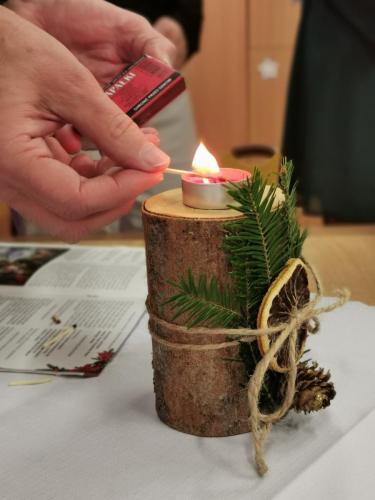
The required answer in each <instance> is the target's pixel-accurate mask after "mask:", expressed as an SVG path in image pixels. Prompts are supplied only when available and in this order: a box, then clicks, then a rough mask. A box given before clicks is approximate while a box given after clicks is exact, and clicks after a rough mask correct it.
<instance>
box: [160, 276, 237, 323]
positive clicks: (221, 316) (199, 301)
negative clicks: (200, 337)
mask: <svg viewBox="0 0 375 500" xmlns="http://www.w3.org/2000/svg"><path fill="white" fill-rule="evenodd" d="M170 284H172V285H173V286H174V287H175V288H176V289H177V290H178V293H177V294H175V295H173V296H172V297H170V299H169V300H167V301H166V302H165V304H173V306H174V308H175V314H174V316H173V318H172V321H174V320H175V319H177V318H179V317H180V316H182V315H183V314H187V317H188V319H187V326H188V327H189V328H191V327H193V326H197V325H200V326H203V325H204V326H207V327H209V328H215V327H223V328H229V327H230V328H236V327H238V326H239V324H240V322H241V314H240V311H239V307H238V302H237V299H236V294H235V293H234V291H233V290H231V289H230V288H228V289H226V290H221V289H220V287H219V285H218V282H217V279H216V278H215V277H214V278H211V280H208V279H207V277H206V276H205V275H201V276H199V278H198V280H197V281H196V280H195V279H194V276H193V273H192V271H191V269H188V272H187V276H186V277H184V276H182V277H181V278H180V281H179V282H178V283H170Z"/></svg>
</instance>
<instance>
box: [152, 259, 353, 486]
mask: <svg viewBox="0 0 375 500" xmlns="http://www.w3.org/2000/svg"><path fill="white" fill-rule="evenodd" d="M305 265H306V267H307V268H308V269H309V270H310V272H311V274H312V276H313V278H314V281H315V284H316V287H317V293H316V296H315V298H314V299H313V300H312V301H310V302H309V303H308V304H307V305H306V306H305V307H303V308H301V309H297V308H296V309H294V310H293V311H291V314H290V319H289V321H288V322H287V323H281V324H279V325H276V326H272V327H268V328H254V329H252V328H236V329H232V328H221V329H215V330H213V329H211V328H206V327H199V328H187V327H186V326H181V325H173V329H174V331H176V332H181V333H189V334H192V335H199V334H204V335H226V336H227V337H235V340H230V341H227V342H222V343H218V344H202V345H199V344H198V345H197V344H180V343H177V342H170V341H168V340H165V339H163V338H162V337H160V336H159V335H157V334H156V333H154V332H152V331H150V333H151V336H152V338H153V339H154V341H155V342H157V343H158V344H161V345H163V346H165V347H167V348H169V349H176V350H189V351H209V350H216V349H224V348H227V347H230V346H232V345H236V344H239V342H252V341H253V340H254V339H256V338H257V337H260V336H262V335H267V336H271V335H274V334H275V333H279V335H278V337H277V338H276V340H275V341H274V342H273V343H272V344H271V346H270V349H269V350H268V351H267V352H266V353H265V355H264V356H263V357H262V359H261V360H260V361H259V363H258V364H257V366H256V368H255V370H254V373H253V375H252V376H251V378H250V380H249V384H248V388H247V395H248V403H249V413H250V416H249V430H250V431H251V433H252V437H253V444H254V451H255V466H256V470H257V472H258V474H259V475H260V476H263V475H264V474H265V473H266V472H267V470H268V467H267V464H266V462H265V460H264V451H263V450H264V443H265V440H266V438H267V436H268V434H269V432H270V431H271V428H272V424H273V423H275V422H278V421H279V420H280V419H282V418H283V417H284V416H285V415H286V414H287V412H288V411H289V409H290V407H291V405H292V403H293V399H294V394H295V388H296V377H297V363H298V361H299V359H298V355H297V353H296V342H297V336H298V330H299V328H300V327H301V326H302V325H304V326H305V327H306V329H307V331H308V333H310V334H315V333H317V332H318V331H319V328H320V322H319V319H318V316H319V315H320V314H324V313H327V312H331V311H333V310H335V309H337V308H338V307H341V306H342V305H344V304H345V303H346V302H347V301H348V300H349V297H350V293H349V291H348V290H347V289H342V290H339V291H338V292H337V293H336V295H335V296H336V298H337V300H336V301H335V302H334V303H332V304H330V305H328V306H325V307H321V308H316V307H315V306H316V305H317V303H318V302H319V301H320V299H321V297H322V287H321V284H320V281H319V279H318V277H317V275H316V273H315V272H314V270H313V269H312V268H311V266H310V265H309V264H307V263H306V262H305ZM149 314H150V318H151V319H152V320H153V321H155V322H156V323H158V324H159V325H161V326H163V325H164V326H168V327H169V328H170V326H171V325H170V323H168V322H167V321H165V320H162V319H160V318H158V317H157V316H155V315H154V314H153V313H151V312H150V311H149ZM287 339H289V346H288V372H287V387H286V394H285V398H284V400H283V402H282V403H281V405H280V407H279V408H278V409H277V410H275V411H274V412H273V413H270V414H263V413H261V412H260V410H259V396H260V390H261V387H262V384H263V380H264V376H265V374H266V372H267V370H268V369H269V366H270V363H271V361H272V359H273V358H274V356H275V355H276V354H277V353H278V351H279V350H280V348H281V347H282V345H283V344H284V342H285V341H286V340H287Z"/></svg>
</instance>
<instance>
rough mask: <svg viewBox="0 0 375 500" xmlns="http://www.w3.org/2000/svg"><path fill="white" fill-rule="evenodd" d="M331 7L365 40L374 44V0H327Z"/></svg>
mask: <svg viewBox="0 0 375 500" xmlns="http://www.w3.org/2000/svg"><path fill="white" fill-rule="evenodd" d="M328 1H329V3H330V4H331V6H332V8H333V9H334V10H335V11H336V12H337V13H338V14H339V15H340V16H341V17H342V18H344V19H345V21H346V22H347V23H348V24H350V25H352V27H353V28H354V29H355V30H356V31H357V33H359V35H360V36H361V37H362V38H364V39H365V40H366V41H367V42H370V43H371V44H375V2H374V0H355V1H353V0H328Z"/></svg>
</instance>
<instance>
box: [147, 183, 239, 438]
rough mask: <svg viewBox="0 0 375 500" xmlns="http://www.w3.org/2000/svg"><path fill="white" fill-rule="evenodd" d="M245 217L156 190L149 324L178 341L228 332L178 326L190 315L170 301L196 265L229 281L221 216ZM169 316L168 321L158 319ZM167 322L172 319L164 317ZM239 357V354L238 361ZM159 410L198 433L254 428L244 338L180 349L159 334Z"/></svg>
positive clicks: (150, 227) (217, 338) (151, 208)
mask: <svg viewBox="0 0 375 500" xmlns="http://www.w3.org/2000/svg"><path fill="white" fill-rule="evenodd" d="M238 217H240V215H239V213H238V212H236V211H234V210H198V209H193V208H189V207H186V206H184V205H183V203H182V200H181V190H179V189H176V190H172V191H167V192H164V193H161V194H159V195H156V196H154V197H152V198H150V199H149V200H147V201H146V202H145V204H144V207H143V223H144V231H145V241H146V257H147V279H148V292H149V294H148V307H149V311H150V331H151V333H152V334H153V335H154V337H155V336H157V337H160V338H162V339H165V340H167V341H170V342H173V343H182V344H194V345H196V344H214V343H222V342H226V341H228V340H230V339H228V338H226V336H225V335H224V334H217V333H215V330H212V331H213V333H212V334H200V335H196V334H192V333H190V332H189V330H188V329H187V330H184V331H182V332H181V331H180V330H181V329H178V328H177V329H176V326H175V325H176V324H178V325H184V322H185V321H186V319H185V318H183V317H181V318H178V319H177V320H175V321H174V322H173V321H172V318H173V314H174V313H173V308H172V307H171V306H164V305H163V304H164V303H165V301H166V300H167V299H168V298H170V297H171V296H172V295H174V294H175V293H176V290H175V288H174V287H173V286H172V285H171V284H170V283H169V282H170V281H172V282H178V281H179V279H180V277H181V276H183V275H186V273H187V271H188V269H189V268H190V269H191V271H192V273H193V275H194V277H195V278H198V277H199V276H200V275H201V274H205V275H206V276H207V277H209V278H211V277H213V276H215V277H216V278H217V280H218V283H219V285H220V286H222V287H225V286H227V285H228V284H229V283H230V282H231V278H230V275H229V267H228V262H227V259H226V256H225V253H224V251H223V249H222V243H223V238H224V231H223V223H224V222H226V221H228V220H230V219H234V218H238ZM158 319H160V320H164V321H161V322H160V321H159V320H158ZM165 322H167V323H165ZM236 360H238V361H236ZM153 368H154V389H155V395H156V410H157V413H158V415H159V418H160V419H161V420H162V421H163V422H165V423H166V424H167V425H169V426H171V427H173V428H175V429H177V430H180V431H182V432H186V433H189V434H195V435H199V436H229V435H233V434H239V433H243V432H247V431H248V422H247V419H248V405H247V393H246V389H245V387H246V384H247V381H248V378H247V376H246V371H245V366H244V363H242V362H241V360H240V356H239V347H238V345H232V346H229V347H224V348H220V349H214V350H203V351H196V350H195V351H194V350H185V349H184V350H180V349H176V348H171V347H168V346H166V345H163V344H161V343H160V342H158V341H157V340H155V338H154V339H153Z"/></svg>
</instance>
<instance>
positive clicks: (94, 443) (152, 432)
mask: <svg viewBox="0 0 375 500" xmlns="http://www.w3.org/2000/svg"><path fill="white" fill-rule="evenodd" d="M310 231H311V236H310V238H309V240H308V241H307V243H306V247H305V256H306V258H307V259H308V260H309V261H310V262H311V263H312V264H313V265H314V266H315V267H317V268H319V271H320V275H321V276H322V279H323V280H324V282H325V285H326V286H325V288H326V290H330V289H333V288H334V287H336V286H340V285H347V286H348V287H350V288H351V289H352V291H353V298H354V299H355V300H362V301H364V302H367V303H369V304H375V293H374V283H375V269H374V263H373V260H374V249H375V231H374V229H373V228H345V227H342V228H340V227H336V228H326V227H321V226H311V230H310ZM93 243H97V244H107V245H118V244H124V243H128V244H132V245H140V244H142V241H141V240H140V239H139V238H138V237H137V235H132V238H131V240H129V239H128V240H126V239H124V238H123V237H116V238H115V237H113V235H109V236H106V237H101V238H100V239H97V240H94V239H91V240H90V241H87V242H86V243H85V244H93ZM374 325H375V308H374V307H369V306H366V305H364V304H361V303H358V302H357V303H356V302H351V303H350V304H348V305H346V306H345V307H344V308H343V309H341V310H339V311H335V312H333V313H331V314H330V315H327V316H325V317H323V318H322V333H321V334H320V335H319V336H317V337H316V338H315V337H314V338H312V339H311V342H310V343H309V347H311V354H310V355H311V357H312V358H313V359H315V358H316V359H318V360H319V363H320V364H321V365H322V366H325V367H329V368H330V369H331V372H332V373H333V378H334V381H335V385H336V388H337V392H338V396H337V397H336V399H335V400H334V402H333V404H332V406H331V407H330V408H329V409H328V410H325V411H322V412H319V413H318V414H316V415H313V416H312V415H311V416H303V417H302V416H297V415H292V414H291V415H289V416H288V417H287V418H286V419H285V420H283V421H282V422H281V423H280V424H278V425H277V426H275V428H274V431H273V433H272V435H271V437H270V440H269V444H268V446H266V458H267V461H268V464H269V466H270V473H269V475H267V476H266V477H265V478H263V479H260V478H258V477H257V476H256V473H255V472H254V469H253V466H252V450H251V447H250V443H249V436H248V435H246V434H245V435H240V436H233V437H230V438H218V439H215V438H197V437H194V436H189V435H185V434H181V433H178V432H176V431H174V430H172V429H169V428H168V427H166V426H165V425H163V424H162V423H161V422H159V420H158V419H157V417H156V414H155V411H154V396H153V389H152V368H151V356H150V350H151V347H150V339H149V336H148V333H147V324H146V319H145V320H144V321H143V323H141V324H140V325H139V328H138V329H137V331H136V332H134V333H133V335H132V336H131V337H130V339H129V341H128V342H127V343H126V344H125V346H124V348H123V350H122V352H121V353H120V354H119V355H118V356H117V357H116V358H115V360H114V362H113V363H112V364H110V365H109V366H108V367H107V368H106V369H105V370H104V372H103V374H102V375H101V376H100V377H98V378H95V379H88V380H70V379H60V378H56V379H55V380H54V382H53V383H52V384H47V385H42V386H33V387H17V388H12V387H8V385H7V384H8V382H9V381H11V380H14V379H15V378H17V376H16V375H14V374H2V375H1V377H0V392H1V396H2V404H1V405H0V440H1V443H2V445H1V447H0V464H1V466H0V498H1V500H36V499H38V500H68V499H69V500H75V499H77V500H81V499H82V498H90V499H91V500H97V499H103V498H105V499H106V500H123V499H131V500H133V499H134V500H138V499H139V500H141V499H142V500H158V499H163V500H190V499H191V500H200V499H202V500H209V499H211V498H212V499H215V500H217V499H219V500H221V499H223V500H231V499H233V500H237V499H247V498H251V499H252V500H270V499H273V498H275V499H277V500H294V499H299V498H301V496H302V497H303V498H304V500H310V499H311V500H313V499H314V500H316V498H320V499H325V498H327V499H328V498H329V499H330V500H331V499H332V500H352V499H353V498H360V499H361V500H367V499H369V500H370V499H372V498H373V491H374V490H375V478H374V476H373V472H372V464H373V463H374V460H375V450H374V446H373V435H374V434H373V433H374V430H375V364H374V362H373V353H374V351H375V337H374V335H373V330H374ZM22 378H25V376H22Z"/></svg>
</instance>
